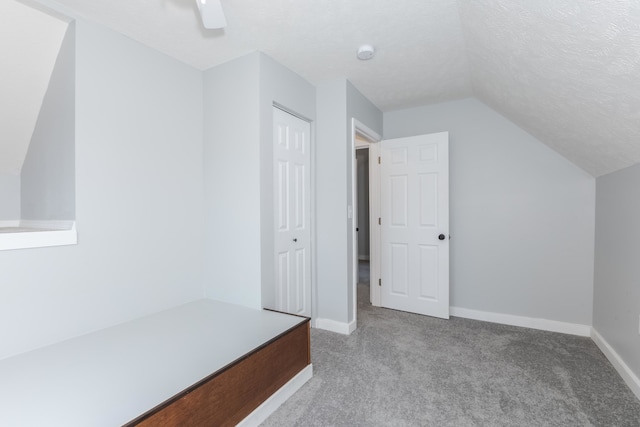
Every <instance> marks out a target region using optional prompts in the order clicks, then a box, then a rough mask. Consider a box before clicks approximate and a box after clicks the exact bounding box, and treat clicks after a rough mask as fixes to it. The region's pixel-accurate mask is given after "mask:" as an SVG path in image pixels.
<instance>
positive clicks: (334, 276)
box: [316, 79, 382, 323]
mask: <svg viewBox="0 0 640 427" xmlns="http://www.w3.org/2000/svg"><path fill="white" fill-rule="evenodd" d="M316 106H317V127H316V138H317V147H316V182H317V185H316V219H317V221H316V226H317V234H318V237H317V248H318V249H317V267H318V268H317V283H318V295H317V301H318V303H317V304H318V317H320V318H323V319H330V320H334V321H336V322H341V323H349V322H352V321H353V320H354V318H355V312H354V310H353V288H354V287H355V283H354V281H353V276H352V271H353V267H354V266H353V257H352V254H353V244H354V242H353V233H352V230H353V226H354V221H353V219H349V218H348V217H347V209H348V206H353V203H354V201H353V200H352V199H351V186H352V173H353V171H352V169H353V163H352V159H353V152H352V145H351V144H352V142H351V119H352V118H356V119H357V120H359V121H360V122H361V123H363V124H364V125H366V126H367V127H369V128H370V129H372V130H374V131H375V132H378V133H379V134H382V112H380V110H378V109H377V108H376V107H375V106H374V105H373V104H372V103H371V102H369V101H368V100H367V99H366V98H365V97H364V96H362V94H360V92H358V90H357V89H356V88H355V87H353V85H352V84H351V83H349V82H348V81H347V80H346V79H339V80H334V81H330V82H324V83H321V84H319V85H318V86H317V87H316ZM345 183H346V185H345Z"/></svg>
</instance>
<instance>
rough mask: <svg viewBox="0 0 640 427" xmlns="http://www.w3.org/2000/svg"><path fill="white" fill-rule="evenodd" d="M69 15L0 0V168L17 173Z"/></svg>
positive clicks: (2, 170) (2, 172) (5, 172)
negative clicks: (63, 17) (65, 18)
mask: <svg viewBox="0 0 640 427" xmlns="http://www.w3.org/2000/svg"><path fill="white" fill-rule="evenodd" d="M67 27H68V21H66V20H64V19H60V18H59V17H54V16H52V15H50V14H47V13H44V12H43V11H40V10H36V9H34V8H31V7H27V6H25V5H23V4H21V3H18V2H15V1H13V0H11V1H7V0H2V1H0V52H1V55H0V76H1V78H0V118H1V123H2V125H1V126H0V174H9V175H18V174H19V173H20V170H21V169H22V164H23V162H24V158H25V156H26V154H27V149H28V148H29V142H30V141H31V134H32V133H33V129H34V127H35V125H36V121H37V119H38V113H39V112H40V106H41V104H42V100H43V99H44V95H45V93H46V91H47V87H48V85H49V78H50V77H51V72H52V71H53V67H54V65H55V62H56V58H57V56H58V51H59V50H60V45H61V43H62V40H63V38H64V34H65V32H66V30H67Z"/></svg>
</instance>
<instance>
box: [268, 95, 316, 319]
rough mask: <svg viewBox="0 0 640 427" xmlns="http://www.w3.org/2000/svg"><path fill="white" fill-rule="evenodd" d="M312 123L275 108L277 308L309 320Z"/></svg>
mask: <svg viewBox="0 0 640 427" xmlns="http://www.w3.org/2000/svg"><path fill="white" fill-rule="evenodd" d="M310 138H311V124H310V123H309V122H306V121H304V120H302V119H300V118H298V117H295V116H293V115H291V114H289V113H286V112H284V111H282V110H280V109H279V108H277V107H273V143H274V150H273V153H274V177H273V179H274V186H273V188H274V194H273V199H274V207H275V212H274V222H275V224H274V230H275V231H274V232H275V236H274V242H275V251H274V254H275V257H274V262H275V276H276V277H275V287H276V289H275V304H276V305H275V309H276V310H279V311H283V312H286V313H292V314H298V315H302V316H308V317H311V226H310V213H311V200H310V197H311V184H310V165H311V153H310V148H311V145H310V144H311V143H310Z"/></svg>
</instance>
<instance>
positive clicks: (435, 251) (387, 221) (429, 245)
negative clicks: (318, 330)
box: [380, 133, 449, 318]
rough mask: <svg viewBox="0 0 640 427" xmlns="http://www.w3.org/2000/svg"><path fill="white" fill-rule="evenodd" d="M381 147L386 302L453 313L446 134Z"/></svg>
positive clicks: (429, 311) (435, 312) (428, 311)
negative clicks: (450, 306)
mask: <svg viewBox="0 0 640 427" xmlns="http://www.w3.org/2000/svg"><path fill="white" fill-rule="evenodd" d="M380 150H381V151H380V154H381V156H380V157H381V169H380V189H381V199H380V200H381V243H382V244H381V279H382V282H381V303H382V306H383V307H388V308H394V309H398V310H403V311H409V312H413V313H419V314H426V315H431V316H436V317H442V318H449V188H448V185H449V177H448V174H449V167H448V166H449V165H448V162H449V159H448V134H447V133H439V134H432V135H420V136H415V137H410V138H399V139H392V140H386V141H382V142H381V144H380ZM440 235H442V236H443V237H444V240H440V239H439V236H440Z"/></svg>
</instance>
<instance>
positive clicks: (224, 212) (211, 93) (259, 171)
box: [204, 53, 315, 308]
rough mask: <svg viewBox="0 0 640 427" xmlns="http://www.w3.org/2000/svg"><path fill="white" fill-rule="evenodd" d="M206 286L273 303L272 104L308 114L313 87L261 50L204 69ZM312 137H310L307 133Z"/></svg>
mask: <svg viewBox="0 0 640 427" xmlns="http://www.w3.org/2000/svg"><path fill="white" fill-rule="evenodd" d="M204 93H205V95H204V115H205V138H204V144H205V148H204V153H205V194H206V196H205V198H206V202H205V203H206V218H207V221H208V223H207V243H206V245H207V252H206V260H207V262H206V264H207V268H206V277H205V283H206V294H207V296H209V297H211V298H215V299H219V300H222V301H227V302H232V303H236V304H241V305H247V306H250V307H256V308H259V307H270V306H273V303H274V298H275V296H274V257H273V249H274V241H273V239H274V236H273V209H274V206H273V198H272V194H273V111H272V108H273V104H274V103H277V104H279V105H281V106H284V107H285V108H287V109H289V110H290V111H293V112H295V113H296V114H298V115H301V116H303V117H306V118H307V119H309V120H310V121H313V120H314V119H315V89H314V87H313V86H312V85H311V84H309V83H308V82H307V81H305V80H304V79H302V78H301V77H300V76H298V75H297V74H295V73H293V72H292V71H290V70H288V69H286V68H285V67H283V66H282V65H280V64H278V63H277V62H275V61H274V60H273V59H271V58H270V57H268V56H266V55H264V54H262V53H252V54H249V55H247V56H244V57H241V58H238V59H236V60H234V61H231V62H228V63H226V64H223V65H220V66H218V67H215V68H212V69H210V70H208V71H206V72H205V92H204ZM312 143H313V141H312Z"/></svg>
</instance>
